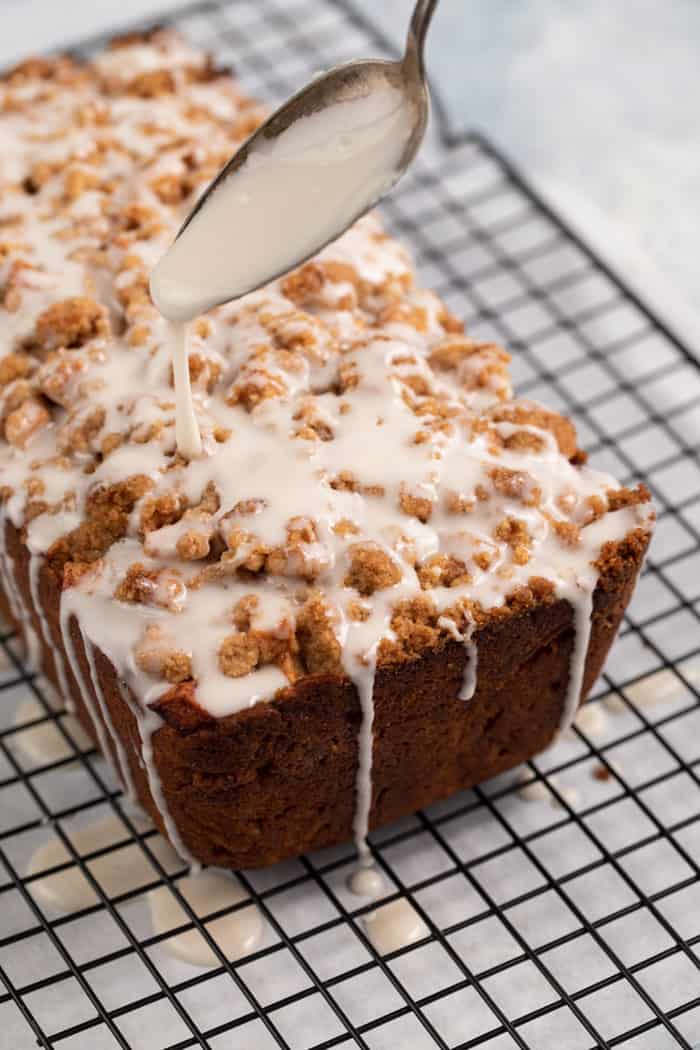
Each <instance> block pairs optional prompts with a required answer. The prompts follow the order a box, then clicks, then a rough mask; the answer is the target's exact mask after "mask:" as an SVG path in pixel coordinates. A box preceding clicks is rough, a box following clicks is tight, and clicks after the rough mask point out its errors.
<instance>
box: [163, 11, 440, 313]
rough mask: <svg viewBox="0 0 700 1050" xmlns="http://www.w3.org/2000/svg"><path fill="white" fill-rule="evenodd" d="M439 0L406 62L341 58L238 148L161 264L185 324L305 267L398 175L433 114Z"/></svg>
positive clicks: (416, 15)
mask: <svg viewBox="0 0 700 1050" xmlns="http://www.w3.org/2000/svg"><path fill="white" fill-rule="evenodd" d="M437 5H438V0H418V3H417V4H416V6H415V9H414V12H413V17H412V19H411V24H410V28H409V33H408V41H407V45H406V52H405V54H404V56H403V58H402V59H401V60H400V61H380V60H371V61H355V62H349V63H346V64H344V65H341V66H337V67H335V68H334V69H332V70H330V71H329V72H327V73H324V74H323V75H322V76H319V77H317V78H316V79H315V80H314V81H312V83H311V84H309V85H308V86H307V87H305V88H303V90H301V91H300V92H298V93H297V94H296V95H294V96H293V97H292V98H291V99H290V100H289V101H288V102H287V103H285V105H283V106H282V108H281V109H279V110H278V111H277V112H276V113H274V114H273V115H272V116H271V117H269V119H268V120H267V121H265V123H264V124H263V125H262V126H261V127H260V128H259V129H258V130H257V131H256V132H255V133H254V134H253V135H252V136H251V137H250V138H249V139H248V140H247V142H246V143H245V144H244V145H243V146H242V147H241V148H240V149H239V150H238V152H237V153H236V154H235V156H234V157H232V159H231V160H230V161H229V162H228V164H227V165H226V167H225V168H224V169H223V170H222V171H221V172H220V174H219V175H218V176H217V177H216V178H215V179H214V181H213V182H212V183H211V185H210V186H209V187H208V189H207V190H206V191H205V192H204V194H203V195H202V197H201V198H200V199H199V201H198V202H197V204H196V205H195V207H194V209H193V210H192V212H191V213H190V215H189V216H188V217H187V219H186V220H185V222H184V224H183V226H182V228H181V229H180V231H179V233H178V234H177V236H176V238H175V240H174V242H173V244H172V245H171V247H170V248H169V249H168V251H167V252H166V253H165V255H164V256H163V258H162V259H161V260H160V262H159V263H158V265H157V266H156V267H155V269H154V271H153V273H152V274H151V295H152V298H153V301H154V303H155V304H156V306H157V307H158V309H159V310H160V311H161V313H162V314H163V315H164V316H165V317H167V318H168V319H169V320H171V321H175V322H180V323H181V322H184V321H187V320H190V319H191V318H193V317H195V316H197V315H198V314H200V313H203V312H205V311H206V310H208V309H211V308H212V307H214V306H217V305H220V304H221V303H224V302H228V301H230V300H232V299H237V298H239V297H240V296H242V295H245V294H246V293H248V292H251V291H254V290H255V289H257V288H259V287H261V286H263V285H265V284H267V283H268V282H270V281H272V280H274V279H275V278H277V277H279V276H281V275H282V274H284V273H287V272H288V271H290V270H292V269H294V268H295V267H297V266H299V265H301V264H302V263H303V262H305V261H306V260H307V259H309V258H310V257H311V256H312V255H315V254H316V252H318V251H320V250H321V249H322V248H324V247H325V246H326V245H327V244H329V243H330V242H331V241H333V240H335V239H336V238H337V237H339V236H340V234H342V233H343V232H344V231H345V230H346V229H348V227H349V226H351V225H352V224H353V223H354V222H355V221H356V220H357V219H359V218H360V216H362V215H364V214H365V213H366V212H367V211H369V210H370V209H371V208H372V207H374V205H375V204H377V202H378V201H379V200H380V199H381V198H382V197H383V196H384V195H385V194H387V193H388V192H389V191H390V190H391V189H392V188H393V187H394V186H395V185H396V183H397V182H398V181H399V179H400V178H401V176H402V175H403V174H404V173H405V171H406V170H407V168H408V167H409V165H410V164H411V162H412V161H413V159H414V157H415V155H416V153H417V151H418V149H419V147H420V144H421V142H422V141H423V137H424V135H425V130H426V127H427V124H428V115H429V95H428V87H427V84H426V80H425V64H424V45H425V39H426V35H427V32H428V28H429V25H430V21H431V19H432V17H433V14H434V13H435V10H436V8H437Z"/></svg>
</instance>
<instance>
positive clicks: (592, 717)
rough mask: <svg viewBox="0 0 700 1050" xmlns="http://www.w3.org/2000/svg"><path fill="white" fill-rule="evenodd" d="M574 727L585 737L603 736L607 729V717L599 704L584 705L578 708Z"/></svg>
mask: <svg viewBox="0 0 700 1050" xmlns="http://www.w3.org/2000/svg"><path fill="white" fill-rule="evenodd" d="M574 725H575V726H576V728H577V729H580V730H581V732H582V733H585V734H586V736H593V737H596V736H603V735H604V733H605V731H606V730H607V728H608V716H607V714H606V713H605V708H604V707H603V705H602V704H601V703H595V704H584V705H583V706H582V707H580V708H579V710H578V713H577V715H576V718H575V719H574Z"/></svg>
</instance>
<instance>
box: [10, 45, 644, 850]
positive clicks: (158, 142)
mask: <svg viewBox="0 0 700 1050" xmlns="http://www.w3.org/2000/svg"><path fill="white" fill-rule="evenodd" d="M261 119H262V111H261V110H260V108H259V107H258V106H257V105H256V104H255V103H253V102H251V101H250V100H248V99H246V98H244V97H243V96H242V95H241V93H240V91H239V90H238V88H237V87H236V85H235V83H234V82H233V81H232V80H231V79H230V78H229V77H228V76H225V75H222V74H219V73H218V72H217V71H216V70H215V69H213V68H212V66H211V64H210V63H209V61H208V60H207V59H206V57H205V56H203V55H201V54H199V53H197V52H195V51H193V50H191V49H190V48H188V47H187V46H186V45H185V44H184V43H183V42H182V41H181V40H179V39H178V38H176V37H174V36H173V35H171V34H169V33H162V32H160V33H155V34H151V35H150V36H147V37H142V38H138V39H133V40H129V41H126V42H121V43H119V45H118V46H115V47H113V48H112V49H110V50H108V51H106V52H105V53H104V54H102V55H100V56H98V57H97V58H96V59H95V60H94V61H93V62H91V63H87V64H85V65H76V64H74V63H73V62H71V61H69V60H66V59H57V60H52V61H48V60H46V61H43V60H41V61H39V60H37V61H33V62H28V63H25V64H23V65H22V66H20V67H18V69H16V70H14V71H13V72H11V73H10V74H8V75H7V76H6V77H5V78H4V80H3V81H2V82H0V141H1V142H2V146H3V149H2V151H0V303H1V305H0V353H1V354H2V357H0V419H1V420H2V433H3V439H4V440H3V441H2V442H1V443H0V472H1V473H0V493H1V495H2V501H3V502H2V522H0V525H1V526H2V527H1V528H0V537H1V538H2V549H1V550H0V565H1V566H2V576H1V578H0V583H1V584H2V589H3V593H4V595H5V600H6V603H7V606H8V611H9V613H10V615H11V616H12V617H13V619H14V620H15V622H16V623H17V626H18V628H19V630H20V631H21V632H22V633H23V636H24V638H25V640H26V643H27V648H28V650H29V654H30V656H32V657H33V658H34V660H35V662H36V663H40V664H41V665H42V666H43V668H44V670H45V671H46V673H47V674H48V675H49V677H50V678H52V680H53V681H54V682H55V683H56V685H57V688H59V690H60V691H61V692H62V694H63V695H64V696H65V697H66V700H67V702H68V703H72V704H74V705H75V706H76V708H77V710H78V712H79V714H80V717H81V719H82V720H83V721H84V723H85V725H86V728H88V730H89V731H90V732H91V733H92V734H93V737H94V739H95V740H96V742H97V743H98V745H99V746H100V747H101V749H102V750H103V751H104V752H105V753H106V754H107V755H108V756H109V757H111V760H112V761H113V763H114V765H115V768H116V769H117V771H118V773H119V775H120V777H121V779H122V781H123V783H124V785H125V788H126V789H127V790H128V791H130V792H132V793H133V794H134V796H135V797H137V798H139V799H140V800H141V802H142V803H143V804H144V806H145V807H146V808H147V809H149V811H150V812H151V813H152V815H153V817H154V819H155V820H156V822H157V823H158V824H159V826H160V827H161V828H162V830H164V832H165V833H166V834H167V835H168V836H169V837H170V839H171V840H172V842H173V844H174V845H175V846H176V848H178V849H179V850H180V852H181V853H182V854H183V856H185V857H194V858H196V859H199V860H202V861H205V862H207V863H210V862H213V863H217V864H227V865H231V866H240V865H242V866H247V867H250V866H255V865H259V864H266V863H270V862H272V861H274V860H277V859H280V858H281V857H284V856H289V855H293V854H295V853H298V852H300V851H302V850H304V849H309V848H316V847H319V846H322V845H326V844H329V843H332V842H338V841H341V840H343V839H345V838H347V837H348V836H349V835H350V833H351V832H353V833H354V836H355V839H356V842H357V845H358V848H359V849H360V850H364V849H365V848H366V847H365V837H366V833H367V830H368V828H369V827H371V826H375V825H377V824H379V823H382V822H385V821H387V820H391V819H394V818H395V817H397V816H399V815H401V814H403V813H406V812H409V811H410V810H411V809H413V808H415V807H416V806H422V805H425V804H427V803H429V802H430V801H432V800H433V799H436V798H438V797H443V796H445V795H447V794H449V793H451V792H453V791H455V790H457V789H458V788H460V787H464V786H467V785H471V784H473V783H476V782H477V781H478V780H480V779H483V778H484V777H486V776H490V775H492V774H494V773H496V772H499V771H501V770H503V769H505V768H508V767H509V766H512V765H514V764H515V763H517V762H520V761H522V760H523V759H525V758H527V757H529V756H530V755H532V754H533V753H534V752H535V751H537V750H540V749H541V748H542V747H544V746H546V744H547V743H548V742H549V741H550V740H551V739H552V736H553V735H554V733H555V732H556V731H557V729H560V728H562V727H566V726H567V725H568V724H569V723H570V722H571V719H572V718H573V716H574V713H575V710H576V707H577V705H578V703H579V701H580V698H581V696H582V695H583V693H585V691H586V690H587V689H588V688H589V687H590V684H591V683H592V681H593V679H594V678H595V676H596V675H597V673H598V672H599V670H600V667H601V666H602V662H603V660H604V658H605V654H606V652H607V649H608V647H609V645H610V643H611V641H612V639H613V637H614V634H615V631H616V630H617V626H618V624H619V621H620V618H621V616H622V613H623V611H624V608H625V605H626V603H627V601H628V600H629V597H630V594H631V591H632V588H633V585H634V580H635V577H636V574H637V573H638V571H639V567H640V565H641V561H642V559H643V556H644V551H645V549H646V546H647V543H648V540H649V536H650V532H651V527H652V513H651V511H650V509H649V505H648V494H647V493H646V492H645V491H644V490H643V489H639V490H628V489H620V487H619V486H618V485H617V483H616V482H615V480H614V479H613V478H611V477H609V476H608V475H604V474H601V473H599V472H596V471H594V470H592V469H590V468H589V467H588V466H587V464H586V458H585V455H584V454H583V453H582V452H581V451H580V450H579V449H578V447H577V441H576V434H575V430H574V428H573V426H572V424H571V423H570V422H569V421H568V420H566V419H564V418H563V417H561V416H559V415H558V414H557V413H555V412H550V411H548V410H546V409H544V408H542V407H541V406H539V405H537V404H534V403H531V402H527V401H523V400H517V399H514V398H513V392H512V389H511V385H510V377H509V372H508V360H509V359H508V355H507V354H506V353H505V352H504V351H503V349H502V348H500V347H498V346H496V345H494V344H492V343H483V342H478V341H474V340H471V339H470V338H468V336H467V335H465V334H464V331H463V327H462V325H461V324H460V323H459V321H458V320H457V319H455V318H454V317H453V316H452V315H451V314H450V313H449V311H448V310H447V309H446V307H445V305H444V304H443V303H442V302H441V301H440V300H439V298H438V297H437V296H435V295H433V294H432V293H430V292H428V291H425V290H423V289H420V288H419V287H417V286H416V282H415V275H414V272H413V268H412V265H411V261H410V259H409V257H408V256H407V254H406V252H405V251H404V249H403V248H402V247H401V246H400V245H398V244H397V243H396V242H395V241H394V240H392V239H391V238H389V237H387V235H386V234H385V233H384V231H383V230H382V228H381V225H380V224H379V222H378V220H377V219H376V217H374V216H370V217H368V218H366V219H364V220H362V221H361V222H360V223H358V224H357V225H356V226H355V227H354V228H353V229H352V230H350V231H349V232H348V233H347V234H346V235H344V236H343V237H342V238H340V240H338V241H337V242H336V243H335V244H333V245H331V246H330V247H328V248H327V249H325V250H324V251H323V252H322V253H320V254H319V256H318V257H317V258H316V259H315V260H314V261H313V262H311V263H308V264H306V265H305V266H303V267H301V268H300V269H299V270H297V271H295V272H293V273H291V274H289V275H288V276H286V277H284V278H282V279H281V280H279V281H276V282H273V283H272V284H271V285H270V286H268V287H267V288H265V289H262V290H261V291H259V292H256V293H253V294H252V295H249V296H246V297H245V298H243V299H241V300H239V301H238V302H235V303H230V304H227V305H225V306H223V307H219V308H217V309H216V310H214V311H211V312H210V313H209V314H207V315H206V316H203V317H201V318H198V319H196V320H195V321H194V322H193V323H192V325H191V326H189V331H188V343H189V353H190V357H189V362H190V363H189V367H190V375H191V379H192V383H193V386H194V391H195V407H196V413H197V418H198V422H199V427H200V430H201V433H202V437H203V446H204V451H203V455H202V456H201V457H199V458H197V459H192V460H187V459H186V458H183V457H182V456H180V455H179V454H178V453H177V450H176V443H175V404H174V397H173V383H172V366H171V351H172V347H173V338H174V337H173V331H172V327H171V326H170V325H169V324H168V323H167V322H166V321H165V320H164V319H163V318H161V317H160V316H159V315H158V313H157V311H156V310H155V309H154V307H153V305H152V303H151V300H150V296H149V291H148V275H149V272H150V270H151V269H152V267H153V265H154V263H155V262H156V261H157V260H158V258H159V257H160V255H161V254H162V252H163V251H164V250H165V248H166V247H167V245H168V243H169V241H170V239H171V238H172V236H173V234H174V232H175V230H176V229H177V228H178V226H179V224H180V222H181V221H182V219H183V218H184V216H185V214H186V213H187V212H188V210H189V209H190V208H191V206H192V204H193V202H194V200H195V199H196V195H197V193H198V192H199V190H200V189H201V188H202V187H203V186H204V185H205V184H206V183H207V182H208V180H209V179H210V178H211V177H212V176H213V175H214V174H215V173H216V171H217V170H218V168H219V167H220V166H221V165H222V164H223V163H224V161H225V160H226V159H227V158H228V157H229V156H230V154H231V152H232V151H233V150H234V149H235V147H236V146H237V145H238V144H239V143H240V142H241V141H242V140H243V139H244V138H245V136H246V135H247V134H248V133H249V132H250V131H251V130H252V129H253V128H254V127H255V126H256V125H257V123H259V121H260V120H261ZM261 235H264V232H263V231H261Z"/></svg>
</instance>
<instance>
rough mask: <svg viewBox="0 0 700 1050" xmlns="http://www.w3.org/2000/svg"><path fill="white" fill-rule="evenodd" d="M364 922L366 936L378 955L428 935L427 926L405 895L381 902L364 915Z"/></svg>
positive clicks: (395, 949)
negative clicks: (387, 902) (387, 901)
mask: <svg viewBox="0 0 700 1050" xmlns="http://www.w3.org/2000/svg"><path fill="white" fill-rule="evenodd" d="M364 922H365V930H366V931H367V936H368V937H369V939H370V941H371V943H372V946H373V947H374V949H375V951H376V952H378V953H379V955H388V953H389V952H395V951H398V949H399V948H406V947H407V946H408V945H409V944H414V943H415V942H416V941H420V940H422V938H423V937H427V935H428V928H427V926H426V925H425V923H424V922H423V920H422V919H421V917H420V915H419V914H418V912H417V911H416V910H415V908H414V907H413V905H412V904H411V903H410V902H409V901H407V900H406V899H405V897H401V898H399V900H396V901H391V903H389V904H383V905H382V907H381V908H377V910H376V911H373V912H370V914H369V915H366V916H365V920H364Z"/></svg>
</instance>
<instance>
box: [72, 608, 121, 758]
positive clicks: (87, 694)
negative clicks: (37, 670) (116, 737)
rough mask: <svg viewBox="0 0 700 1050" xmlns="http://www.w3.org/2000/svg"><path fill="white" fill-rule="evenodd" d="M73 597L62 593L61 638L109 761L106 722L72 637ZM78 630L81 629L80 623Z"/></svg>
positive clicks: (98, 738) (82, 697) (102, 750)
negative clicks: (97, 709) (101, 715)
mask: <svg viewBox="0 0 700 1050" xmlns="http://www.w3.org/2000/svg"><path fill="white" fill-rule="evenodd" d="M72 597H73V592H72V591H70V590H66V591H64V592H63V594H62V595H61V607H60V624H61V638H62V640H63V649H64V652H65V653H66V656H67V657H68V664H69V666H70V669H71V672H72V674H73V678H74V680H75V683H76V685H77V686H78V689H79V690H80V697H81V699H82V701H83V704H84V706H85V709H86V711H87V713H88V715H89V716H90V721H91V722H92V725H93V728H94V730H95V733H96V735H97V740H98V743H99V745H100V751H101V753H102V756H103V757H104V758H105V759H106V760H107V761H108V762H109V761H110V758H111V751H110V750H109V744H108V741H107V732H108V730H107V728H106V724H105V722H104V721H103V720H102V719H101V718H100V717H99V715H98V714H97V711H96V710H95V702H94V696H93V693H92V690H91V689H90V687H89V686H88V684H87V682H86V681H85V678H84V676H83V672H82V669H81V667H80V662H79V660H78V654H77V653H76V651H75V646H74V645H73V639H72V638H71V631H70V628H71V621H72V620H73V618H74V612H73V609H72V603H71V599H72ZM76 622H77V621H76ZM78 630H80V625H79V624H78ZM81 636H82V638H83V644H85V645H86V648H87V644H89V643H86V642H85V636H84V635H82V632H81ZM115 772H116V773H117V776H119V777H121V770H120V769H115Z"/></svg>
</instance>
